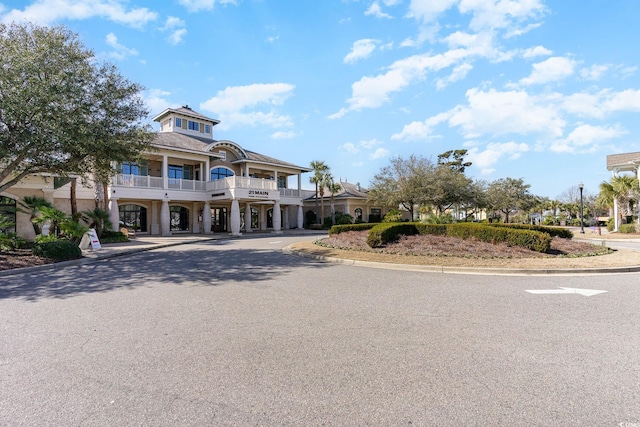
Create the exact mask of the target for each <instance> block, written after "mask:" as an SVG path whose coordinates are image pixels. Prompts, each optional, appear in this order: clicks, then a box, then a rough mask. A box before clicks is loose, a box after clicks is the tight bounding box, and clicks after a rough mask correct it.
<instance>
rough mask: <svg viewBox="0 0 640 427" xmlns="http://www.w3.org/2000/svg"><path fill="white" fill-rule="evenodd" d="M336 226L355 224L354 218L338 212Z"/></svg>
mask: <svg viewBox="0 0 640 427" xmlns="http://www.w3.org/2000/svg"><path fill="white" fill-rule="evenodd" d="M335 217H336V224H339V225H340V224H351V223H353V217H352V216H351V215H349V214H348V213H343V212H336V214H335Z"/></svg>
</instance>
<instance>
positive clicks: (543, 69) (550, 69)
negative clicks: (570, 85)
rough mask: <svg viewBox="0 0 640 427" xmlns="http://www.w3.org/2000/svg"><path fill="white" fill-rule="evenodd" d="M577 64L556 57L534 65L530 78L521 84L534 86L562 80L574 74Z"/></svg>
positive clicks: (567, 59)
mask: <svg viewBox="0 0 640 427" xmlns="http://www.w3.org/2000/svg"><path fill="white" fill-rule="evenodd" d="M575 66H576V62H575V61H573V60H571V59H569V58H564V57H561V56H554V57H551V58H549V59H547V60H545V61H542V62H538V63H537V64H533V71H532V72H531V74H530V75H529V77H525V78H524V79H522V80H520V83H521V84H524V85H534V84H543V83H548V82H554V81H558V80H562V79H564V78H567V77H569V76H570V75H572V74H573V72H574V69H575Z"/></svg>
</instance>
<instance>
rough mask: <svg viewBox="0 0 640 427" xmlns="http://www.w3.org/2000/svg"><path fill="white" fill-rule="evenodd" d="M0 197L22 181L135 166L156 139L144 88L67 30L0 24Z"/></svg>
mask: <svg viewBox="0 0 640 427" xmlns="http://www.w3.org/2000/svg"><path fill="white" fill-rule="evenodd" d="M0 57H1V58H2V61H3V66H2V67H0V82H1V84H0V192H2V191H4V190H6V189H8V188H10V187H12V186H14V185H16V184H17V183H18V182H20V180H22V179H23V178H24V177H25V176H27V175H30V174H37V173H45V172H46V173H51V174H54V175H59V176H69V175H79V176H81V177H87V176H89V174H94V175H95V176H97V178H98V179H100V180H104V179H106V178H108V176H110V175H111V174H112V173H113V170H112V169H111V164H112V163H111V162H112V161H115V162H118V161H126V160H133V159H136V158H137V157H138V156H139V154H140V153H141V152H142V151H144V150H148V149H150V142H151V140H152V137H153V135H152V134H151V133H149V132H148V127H147V126H146V125H142V124H141V121H142V120H143V119H144V118H145V117H146V116H147V111H146V109H145V107H144V102H143V100H142V98H141V96H140V92H141V90H142V87H141V86H139V85H137V84H135V83H131V82H129V81H128V80H127V79H125V78H124V77H123V76H122V75H121V74H120V73H119V72H118V70H117V69H116V68H115V66H113V65H110V64H99V63H98V62H97V61H96V58H95V56H94V54H93V53H92V52H91V51H90V50H88V49H86V48H85V47H84V46H83V45H82V43H81V42H80V41H79V40H78V36H77V35H76V34H74V33H72V32H70V31H69V30H67V29H66V28H64V27H61V26H56V27H45V26H37V25H34V24H29V23H27V24H17V23H11V24H0Z"/></svg>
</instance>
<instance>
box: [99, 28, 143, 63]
mask: <svg viewBox="0 0 640 427" xmlns="http://www.w3.org/2000/svg"><path fill="white" fill-rule="evenodd" d="M106 43H107V44H108V45H109V46H111V47H112V48H113V49H114V51H113V52H110V53H109V56H110V57H111V58H114V59H118V60H123V59H126V58H127V57H129V56H138V55H139V53H138V51H137V50H136V49H134V48H128V47H126V46H124V45H122V44H120V43H118V37H116V35H115V34H113V33H109V34H107V37H106Z"/></svg>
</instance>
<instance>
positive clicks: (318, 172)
mask: <svg viewBox="0 0 640 427" xmlns="http://www.w3.org/2000/svg"><path fill="white" fill-rule="evenodd" d="M311 169H312V171H313V175H312V176H311V178H309V182H311V183H312V184H315V185H316V221H317V220H318V218H317V216H318V215H317V214H318V187H319V186H320V184H321V183H322V182H323V181H324V175H325V174H326V173H327V172H329V166H327V165H326V164H325V162H323V161H322V160H313V161H312V162H311ZM320 195H324V189H320Z"/></svg>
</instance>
